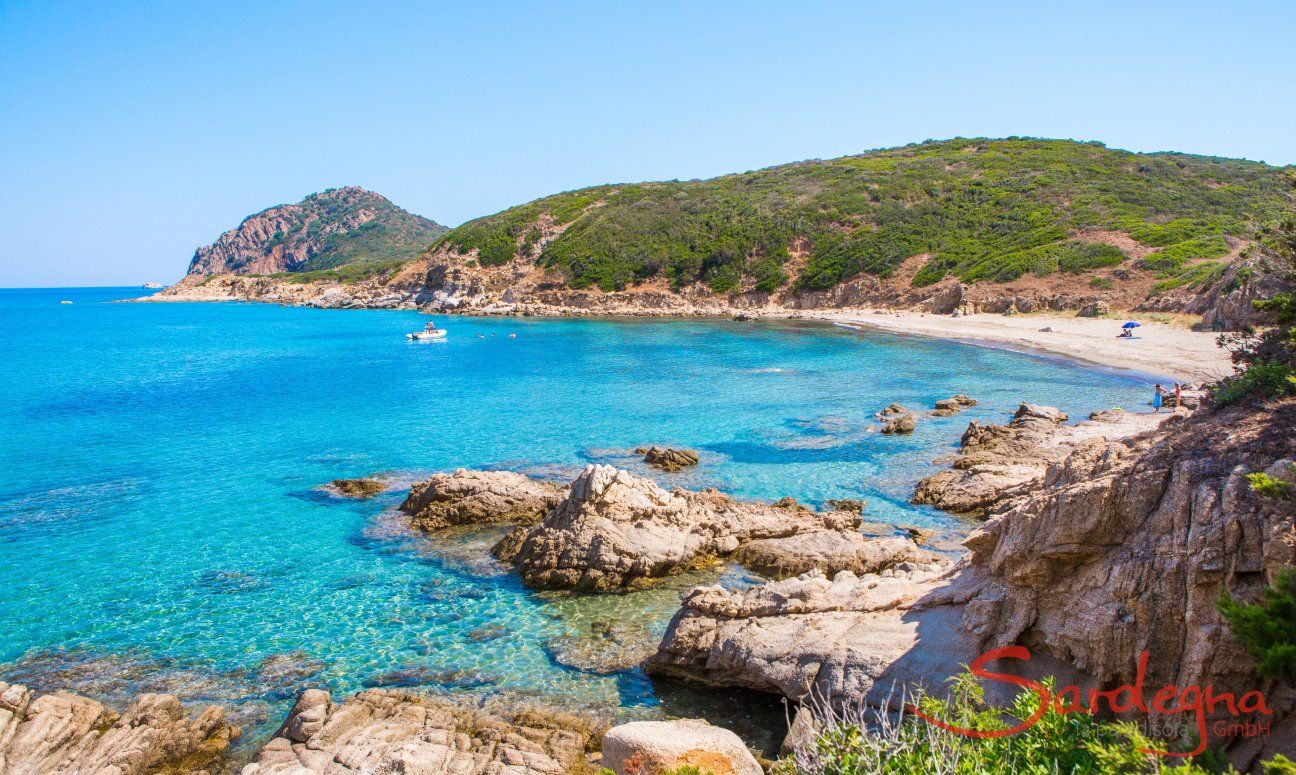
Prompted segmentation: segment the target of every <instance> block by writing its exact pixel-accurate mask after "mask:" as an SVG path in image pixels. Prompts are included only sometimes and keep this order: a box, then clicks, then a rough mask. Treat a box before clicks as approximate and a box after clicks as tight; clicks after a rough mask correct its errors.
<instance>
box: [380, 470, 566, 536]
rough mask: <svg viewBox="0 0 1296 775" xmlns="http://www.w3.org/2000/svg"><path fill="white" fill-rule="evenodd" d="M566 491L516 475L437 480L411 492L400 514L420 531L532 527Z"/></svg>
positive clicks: (472, 474)
mask: <svg viewBox="0 0 1296 775" xmlns="http://www.w3.org/2000/svg"><path fill="white" fill-rule="evenodd" d="M562 497H563V490H562V488H561V487H559V486H557V485H555V484H552V483H550V482H544V481H541V480H538V479H532V478H531V477H527V476H523V475H522V474H516V473H513V472H511V471H468V470H465V469H462V468H461V469H459V470H457V471H455V472H454V473H452V474H433V475H432V476H431V477H429V478H428V479H427V480H426V481H424V482H420V483H418V484H415V485H414V486H413V487H411V488H410V494H409V497H407V498H406V499H405V502H404V503H402V504H401V505H400V510H401V511H403V512H405V513H406V514H409V515H410V523H411V524H412V525H413V526H414V527H415V528H417V529H419V530H440V529H443V528H446V527H450V526H452V525H487V524H497V523H515V524H523V525H532V524H535V523H536V522H539V521H540V520H541V519H542V518H543V517H544V515H545V514H546V513H548V511H549V510H550V509H552V508H553V507H554V506H556V505H558V503H559V502H560V501H561V500H562Z"/></svg>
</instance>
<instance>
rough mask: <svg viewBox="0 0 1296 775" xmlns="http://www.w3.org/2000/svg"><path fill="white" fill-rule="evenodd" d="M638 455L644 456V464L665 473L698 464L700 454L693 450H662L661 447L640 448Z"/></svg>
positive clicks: (636, 452) (637, 451) (636, 451)
mask: <svg viewBox="0 0 1296 775" xmlns="http://www.w3.org/2000/svg"><path fill="white" fill-rule="evenodd" d="M635 454H636V455H643V456H644V462H645V463H647V464H648V465H650V466H653V467H655V468H660V469H661V470H663V471H679V470H680V469H683V468H688V467H689V466H695V465H697V464H698V461H699V458H698V453H696V452H694V451H693V450H691V449H670V448H667V449H662V448H660V447H648V448H647V449H645V448H643V447H640V448H639V449H636V450H635Z"/></svg>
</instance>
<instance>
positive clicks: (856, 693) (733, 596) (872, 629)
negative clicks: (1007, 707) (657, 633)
mask: <svg viewBox="0 0 1296 775" xmlns="http://www.w3.org/2000/svg"><path fill="white" fill-rule="evenodd" d="M902 565H903V564H902ZM941 582H943V578H942V577H941V576H940V570H938V569H935V568H930V567H928V568H920V567H917V566H910V567H908V568H903V569H902V567H900V566H897V567H896V568H892V569H888V570H887V571H884V572H883V573H879V574H868V575H865V576H856V575H855V574H853V573H851V572H849V571H843V572H841V573H838V574H837V575H836V576H835V577H834V578H833V579H832V580H831V581H829V580H828V578H827V577H826V576H825V575H824V574H823V573H820V572H818V571H812V572H810V573H806V574H803V575H801V576H797V577H796V578H791V579H786V580H783V581H771V582H767V583H765V584H762V585H760V586H757V587H753V588H751V589H748V590H743V591H735V590H726V589H724V588H721V587H718V586H717V587H699V588H697V589H694V590H693V591H692V592H691V593H689V594H688V595H687V596H686V597H685V599H684V601H683V604H682V606H681V608H680V610H679V611H678V612H677V613H676V614H675V616H674V618H672V619H671V623H670V625H669V627H668V628H667V631H666V635H665V636H664V637H663V638H662V642H661V644H660V646H659V647H658V650H657V654H655V655H654V656H653V658H652V659H650V660H649V661H648V664H647V665H646V668H647V670H648V671H649V672H650V673H652V674H656V675H668V676H673V677H677V678H684V679H689V680H694V681H699V682H702V683H706V684H710V685H716V686H740V687H745V688H749V689H756V690H759V691H765V692H773V693H776V694H781V695H783V696H784V697H787V698H789V699H792V700H798V701H799V700H803V699H806V698H809V697H811V696H813V697H815V698H817V699H819V700H822V701H827V702H833V703H853V702H857V701H860V700H862V699H865V698H867V699H869V700H870V701H872V702H874V703H879V702H886V701H887V695H888V692H889V691H890V690H891V689H892V687H893V684H897V683H898V684H905V683H910V682H916V681H918V680H923V681H925V682H928V683H931V684H936V685H939V683H940V682H941V681H942V680H943V679H944V678H945V677H948V676H949V675H952V674H953V673H954V672H956V671H957V670H958V667H959V665H960V664H963V663H966V662H969V661H971V660H972V659H974V658H975V657H976V654H977V651H976V647H977V645H978V643H977V641H976V639H975V638H974V637H972V636H970V635H969V634H968V633H966V632H965V631H963V630H962V629H961V628H960V627H959V621H960V619H959V617H960V616H961V613H962V609H961V608H960V607H958V606H955V605H946V604H941V605H928V604H927V603H925V602H924V600H923V599H924V596H926V595H928V594H929V593H930V592H932V591H933V590H934V589H936V588H937V587H938V586H939V585H940V584H941ZM950 597H951V596H947V598H950ZM944 602H948V600H946V601H944ZM920 641H921V647H916V646H918V644H919V642H920Z"/></svg>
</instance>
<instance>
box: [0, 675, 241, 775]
mask: <svg viewBox="0 0 1296 775" xmlns="http://www.w3.org/2000/svg"><path fill="white" fill-rule="evenodd" d="M237 736H238V729H237V728H236V727H231V726H230V725H229V724H228V723H227V722H226V720H225V713H224V711H222V710H221V709H220V708H219V707H217V706H214V705H213V706H210V707H208V708H207V709H205V710H203V711H202V712H200V713H199V714H197V715H196V716H190V715H189V714H188V713H186V711H185V709H184V708H183V707H182V706H181V705H180V701H179V700H177V699H176V698H175V697H172V696H171V695H167V694H142V695H140V696H139V697H138V698H136V700H135V701H134V702H133V703H132V704H131V705H130V707H129V708H127V709H126V712H125V713H123V714H121V715H120V716H118V715H117V714H116V713H114V712H113V711H111V710H108V709H106V708H105V707H104V706H103V705H101V704H100V703H98V702H95V701H94V700H91V699H88V698H86V697H81V696H79V695H76V694H71V693H68V692H52V693H50V694H44V695H41V696H39V697H37V696H35V693H34V692H32V691H31V690H29V689H27V688H26V687H24V686H20V685H17V684H8V683H4V682H3V681H0V772H7V773H15V774H16V773H32V774H33V775H36V774H39V773H55V772H59V773H82V772H84V773H100V772H102V773H113V775H137V774H138V775H145V774H146V773H154V772H158V771H160V770H170V771H179V772H196V771H201V770H204V769H206V768H208V767H211V768H213V769H215V768H216V766H217V765H219V764H220V763H221V762H222V760H223V759H224V758H225V753H226V751H227V749H228V748H229V743H230V741H231V740H232V739H234V738H236V737H237Z"/></svg>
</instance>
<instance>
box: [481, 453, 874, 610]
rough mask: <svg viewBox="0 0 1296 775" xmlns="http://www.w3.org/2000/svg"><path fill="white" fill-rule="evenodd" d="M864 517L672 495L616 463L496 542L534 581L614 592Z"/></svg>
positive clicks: (588, 474) (592, 471)
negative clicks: (761, 543) (768, 541)
mask: <svg viewBox="0 0 1296 775" xmlns="http://www.w3.org/2000/svg"><path fill="white" fill-rule="evenodd" d="M859 523H860V518H859V515H858V514H846V513H843V512H823V513H820V512H815V511H811V510H810V509H807V508H805V507H802V506H799V505H798V504H797V503H796V502H795V501H792V500H790V499H787V500H785V501H780V502H779V503H775V504H764V503H748V502H741V501H736V500H734V499H733V498H730V497H729V496H727V495H724V494H723V493H720V492H718V491H716V490H704V491H702V492H690V491H688V490H682V489H676V490H674V491H671V492H667V491H666V490H664V489H662V488H661V487H659V486H658V485H656V484H655V483H653V482H651V481H649V480H648V479H644V478H642V477H639V476H635V475H634V474H631V473H629V472H628V471H622V470H619V469H616V468H613V467H611V466H605V465H591V466H586V468H585V470H584V471H582V472H581V474H580V476H578V477H577V478H576V480H575V481H574V482H572V485H571V491H570V493H569V494H568V496H567V498H566V499H565V500H564V501H563V502H562V503H560V504H558V506H557V507H555V508H554V509H553V510H552V511H550V512H549V514H548V515H547V516H546V517H545V518H544V519H543V520H542V521H541V522H540V523H539V524H538V525H535V526H534V527H531V528H520V529H518V530H516V531H514V533H512V534H511V535H509V536H508V537H507V538H505V539H504V540H503V541H501V542H500V544H499V545H498V546H496V548H495V553H496V555H497V556H498V557H499V558H500V559H502V560H504V561H505V562H510V563H512V564H513V565H514V566H515V567H516V568H517V570H518V572H519V573H520V574H521V575H522V578H523V580H524V581H526V583H527V584H529V585H531V586H533V587H539V588H553V589H583V590H595V591H606V590H612V589H618V588H621V587H625V586H630V585H635V584H641V583H644V582H647V581H650V580H652V579H655V578H660V577H662V576H669V575H672V574H675V573H679V572H680V571H683V570H686V569H688V568H690V567H694V566H696V565H697V564H698V563H700V562H703V561H705V560H707V559H708V558H710V557H714V556H717V555H728V554H732V553H733V552H735V551H737V549H738V548H739V547H740V546H742V545H743V544H745V543H748V542H750V541H754V540H757V539H761V538H782V537H787V536H791V535H795V534H797V533H801V532H805V531H812V530H816V531H822V530H830V531H851V530H854V529H855V528H856V527H858V525H859Z"/></svg>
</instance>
